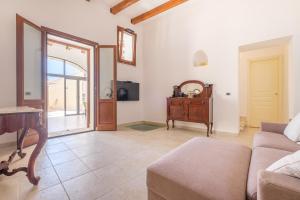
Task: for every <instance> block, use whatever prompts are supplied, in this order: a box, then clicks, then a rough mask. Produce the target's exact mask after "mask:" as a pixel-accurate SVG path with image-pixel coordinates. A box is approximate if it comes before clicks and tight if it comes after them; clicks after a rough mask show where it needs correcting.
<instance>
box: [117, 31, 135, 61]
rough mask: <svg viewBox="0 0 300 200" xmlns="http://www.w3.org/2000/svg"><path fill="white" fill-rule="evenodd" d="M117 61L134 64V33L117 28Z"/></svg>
mask: <svg viewBox="0 0 300 200" xmlns="http://www.w3.org/2000/svg"><path fill="white" fill-rule="evenodd" d="M118 61H119V62H121V63H125V64H129V65H134V66H135V64H136V33H134V32H133V31H132V30H130V29H125V28H122V27H119V26H118Z"/></svg>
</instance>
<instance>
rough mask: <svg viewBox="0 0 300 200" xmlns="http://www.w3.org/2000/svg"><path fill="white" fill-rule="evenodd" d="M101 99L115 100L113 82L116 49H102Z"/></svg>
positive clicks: (100, 72)
mask: <svg viewBox="0 0 300 200" xmlns="http://www.w3.org/2000/svg"><path fill="white" fill-rule="evenodd" d="M99 54H100V55H99V58H100V70H99V77H100V82H99V83H100V85H99V89H100V91H99V94H100V97H99V98H100V99H113V94H114V91H113V80H114V49H113V48H100V49H99Z"/></svg>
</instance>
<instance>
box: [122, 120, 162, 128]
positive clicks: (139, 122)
mask: <svg viewBox="0 0 300 200" xmlns="http://www.w3.org/2000/svg"><path fill="white" fill-rule="evenodd" d="M138 124H149V125H151V124H152V125H159V126H166V124H165V123H159V122H152V121H136V122H128V123H122V124H119V125H118V126H120V127H124V126H132V125H138Z"/></svg>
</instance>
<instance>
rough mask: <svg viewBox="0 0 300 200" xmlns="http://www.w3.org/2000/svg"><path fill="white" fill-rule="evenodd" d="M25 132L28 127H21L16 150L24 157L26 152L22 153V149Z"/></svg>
mask: <svg viewBox="0 0 300 200" xmlns="http://www.w3.org/2000/svg"><path fill="white" fill-rule="evenodd" d="M27 132H28V128H23V130H22V133H21V135H20V138H19V139H18V144H17V151H18V155H19V156H20V158H24V157H25V156H26V153H23V152H22V149H23V142H24V138H25V135H26V133H27Z"/></svg>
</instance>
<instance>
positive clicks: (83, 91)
mask: <svg viewBox="0 0 300 200" xmlns="http://www.w3.org/2000/svg"><path fill="white" fill-rule="evenodd" d="M79 109H80V111H79V112H80V113H81V114H86V109H87V81H79Z"/></svg>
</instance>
